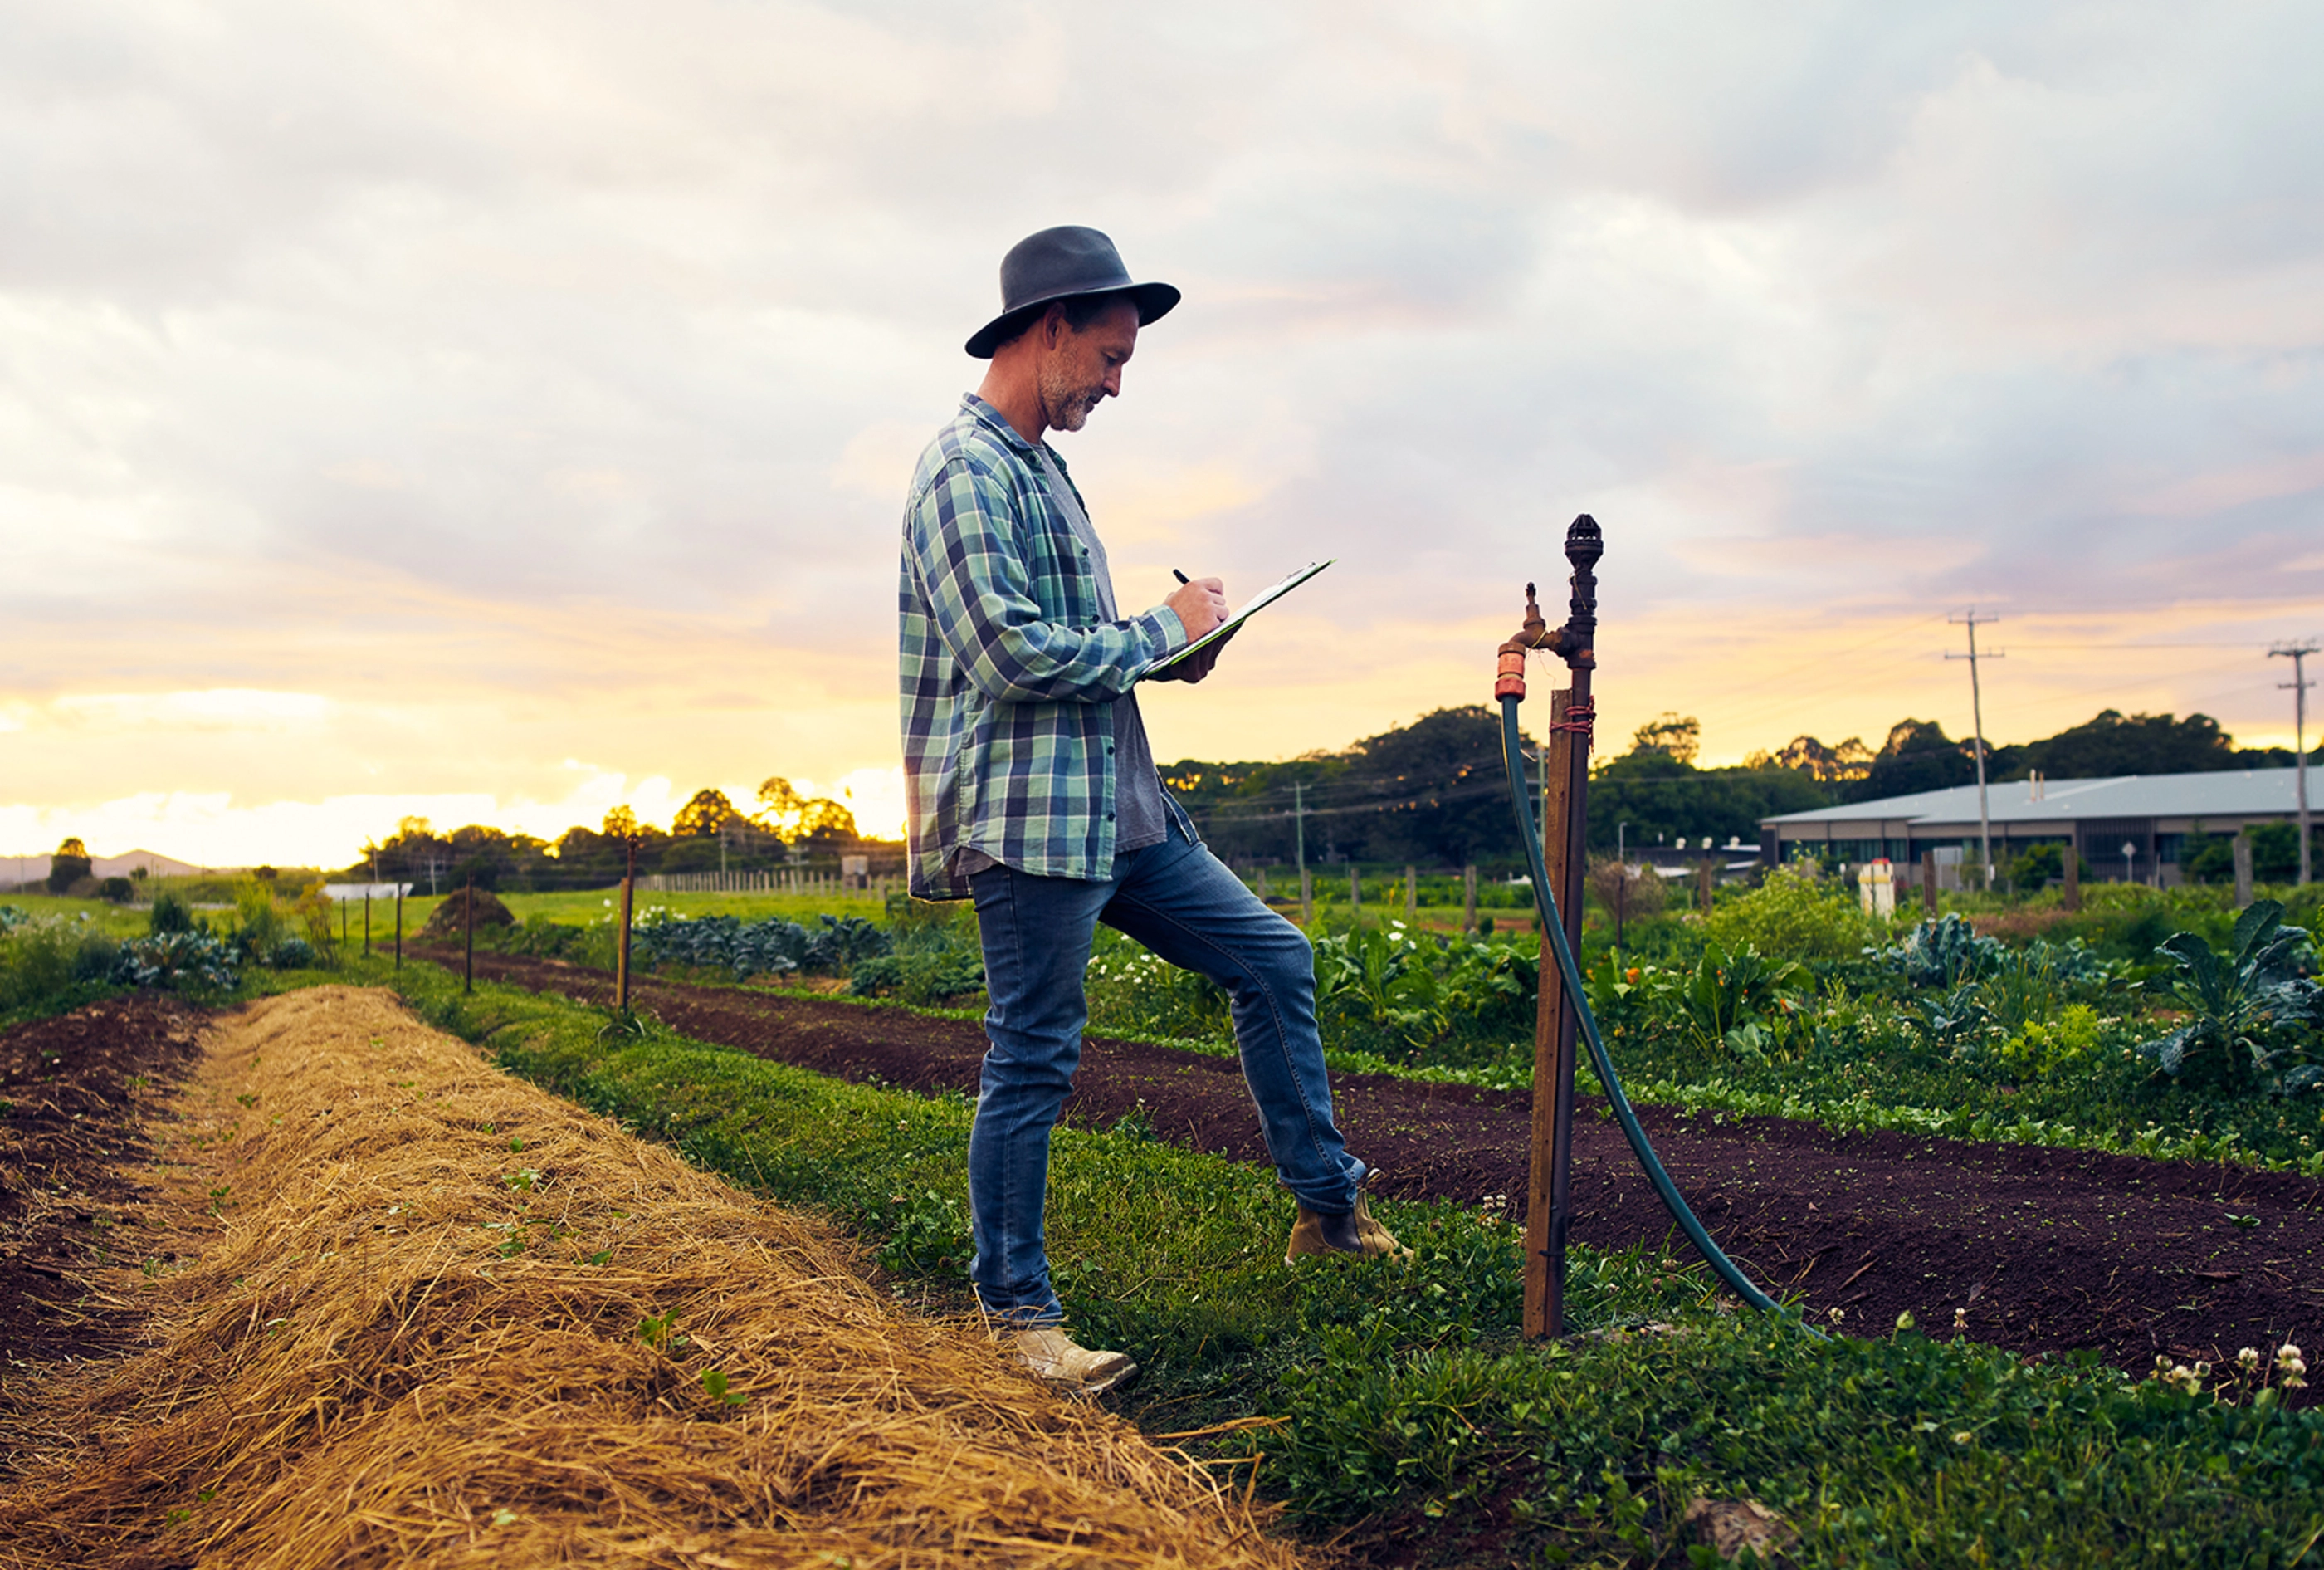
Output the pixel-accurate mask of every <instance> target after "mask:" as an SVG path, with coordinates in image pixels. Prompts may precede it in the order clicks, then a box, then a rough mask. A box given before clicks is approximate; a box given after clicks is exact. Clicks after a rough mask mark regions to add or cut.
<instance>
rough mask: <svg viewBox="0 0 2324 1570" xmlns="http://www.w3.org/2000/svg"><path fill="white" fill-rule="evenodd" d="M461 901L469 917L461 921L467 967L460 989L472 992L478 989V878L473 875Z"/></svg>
mask: <svg viewBox="0 0 2324 1570" xmlns="http://www.w3.org/2000/svg"><path fill="white" fill-rule="evenodd" d="M461 903H462V904H463V905H464V906H466V918H467V919H466V920H465V921H463V922H462V923H461V929H462V935H463V937H462V942H463V946H464V947H465V949H466V970H465V972H464V974H463V975H462V978H461V983H460V990H461V991H462V992H466V993H472V992H475V990H476V880H475V878H473V877H471V878H470V879H469V880H468V893H467V898H466V899H465V900H462V901H461Z"/></svg>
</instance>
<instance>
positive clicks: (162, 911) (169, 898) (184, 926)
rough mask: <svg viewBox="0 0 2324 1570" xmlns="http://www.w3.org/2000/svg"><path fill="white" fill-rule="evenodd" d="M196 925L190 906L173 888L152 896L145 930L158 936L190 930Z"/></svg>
mask: <svg viewBox="0 0 2324 1570" xmlns="http://www.w3.org/2000/svg"><path fill="white" fill-rule="evenodd" d="M196 925H197V923H196V922H195V920H194V912H193V909H192V907H191V906H189V905H188V904H187V903H186V901H185V899H184V897H183V896H181V895H180V894H179V893H178V892H177V891H175V890H171V889H164V890H162V891H161V892H160V893H158V894H156V895H154V896H153V909H152V911H151V912H149V913H148V914H147V916H146V918H145V930H146V931H148V932H150V933H152V934H153V935H154V936H156V937H159V936H161V934H162V933H165V932H191V931H193V930H194V929H195V927H196Z"/></svg>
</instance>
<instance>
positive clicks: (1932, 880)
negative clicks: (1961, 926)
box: [1921, 850, 2073, 921]
mask: <svg viewBox="0 0 2324 1570" xmlns="http://www.w3.org/2000/svg"><path fill="white" fill-rule="evenodd" d="M2066 876H2067V877H2068V878H2071V877H2072V876H2073V873H2067V874H2066ZM2072 886H2073V885H2072V884H2071V883H2068V884H2067V887H2068V888H2071V887H2072ZM1921 909H1922V910H1925V911H1927V912H1928V915H1929V919H1930V920H1932V921H1933V920H1935V919H1937V853H1936V852H1934V851H1932V850H1925V851H1923V852H1922V853H1921Z"/></svg>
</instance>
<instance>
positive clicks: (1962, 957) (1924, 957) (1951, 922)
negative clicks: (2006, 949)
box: [1888, 911, 2003, 987]
mask: <svg viewBox="0 0 2324 1570" xmlns="http://www.w3.org/2000/svg"><path fill="white" fill-rule="evenodd" d="M2002 953H2003V947H2002V944H2001V942H2000V940H1999V939H1997V938H1992V937H1978V935H1977V929H1976V928H1973V927H1971V926H1970V925H1969V923H1968V922H1967V921H1965V920H1963V919H1961V917H1960V913H1959V912H1958V911H1948V912H1946V913H1945V915H1944V916H1942V917H1941V918H1940V919H1937V920H1934V921H1923V922H1922V923H1921V924H1920V925H1919V926H1918V927H1915V928H1913V930H1912V931H1910V932H1908V933H1906V934H1905V935H1904V942H1903V943H1901V944H1899V945H1897V946H1896V947H1895V948H1892V949H1890V950H1888V959H1889V961H1890V963H1891V964H1892V965H1895V967H1896V969H1897V970H1898V971H1899V972H1901V973H1902V974H1903V975H1904V979H1905V980H1906V981H1908V982H1910V983H1912V984H1913V985H1914V986H1916V987H1957V986H1959V985H1960V984H1961V983H1963V982H1965V981H1972V980H1974V979H1976V978H1977V977H1978V976H1979V975H1982V974H1985V973H1986V972H1987V971H1988V970H1990V969H1992V968H1993V967H1994V966H1996V965H1999V964H2000V963H2001V957H2002Z"/></svg>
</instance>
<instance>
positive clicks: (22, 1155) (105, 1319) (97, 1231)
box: [0, 994, 204, 1392]
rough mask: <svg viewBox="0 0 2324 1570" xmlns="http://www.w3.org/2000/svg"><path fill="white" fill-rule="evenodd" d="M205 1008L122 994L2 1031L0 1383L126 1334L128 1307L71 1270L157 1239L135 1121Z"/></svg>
mask: <svg viewBox="0 0 2324 1570" xmlns="http://www.w3.org/2000/svg"><path fill="white" fill-rule="evenodd" d="M203 1018H204V1016H203V1015H202V1014H201V1012H200V1011H198V1010H195V1009H192V1008H189V1007H188V1006H186V1005H185V1004H183V1003H180V1002H174V1001H172V1000H171V999H169V998H166V997H155V996H152V995H151V994H133V995H131V996H127V997H124V998H119V999H115V1000H112V1001H109V1002H102V1003H97V1004H92V1005H91V1006H89V1007H88V1008H85V1009H82V1010H80V1011H78V1012H75V1013H71V1014H67V1015H65V1016H63V1017H61V1018H59V1019H51V1020H41V1021H34V1022H33V1023H31V1024H27V1025H19V1026H16V1027H14V1029H12V1030H5V1031H0V1392H5V1391H6V1390H10V1389H11V1388H12V1386H13V1382H14V1381H15V1380H17V1379H20V1378H21V1374H20V1373H19V1371H20V1370H22V1369H23V1368H25V1367H27V1366H32V1365H36V1364H39V1363H42V1362H52V1361H57V1360H61V1359H69V1358H85V1357H90V1356H96V1355H100V1354H102V1353H106V1352H108V1351H111V1350H114V1349H115V1348H117V1347H118V1346H120V1345H121V1344H123V1342H124V1337H125V1336H127V1335H130V1334H131V1333H132V1332H133V1329H134V1322H135V1318H136V1316H134V1314H128V1313H125V1312H124V1310H123V1309H122V1307H120V1306H119V1305H117V1304H113V1303H108V1302H107V1301H106V1300H104V1299H103V1298H91V1297H90V1296H89V1295H88V1292H87V1291H86V1290H85V1289H84V1288H82V1287H81V1286H79V1285H78V1281H77V1279H76V1278H77V1276H78V1273H79V1272H80V1271H81V1270H83V1269H84V1268H85V1267H87V1266H88V1265H90V1264H92V1263H98V1262H103V1261H106V1260H107V1259H113V1260H120V1259H128V1260H137V1259H140V1258H143V1257H144V1256H145V1252H146V1251H147V1249H148V1247H149V1245H151V1244H152V1242H154V1241H155V1240H154V1238H153V1237H152V1234H151V1233H150V1231H149V1229H148V1228H147V1226H146V1225H145V1224H144V1220H143V1217H144V1214H145V1206H144V1196H143V1194H142V1193H141V1191H140V1188H139V1186H138V1183H137V1180H136V1178H134V1176H132V1168H134V1167H135V1166H136V1165H137V1164H138V1163H139V1161H140V1160H141V1159H143V1157H144V1156H146V1155H147V1154H149V1153H150V1151H149V1147H148V1146H147V1143H146V1139H145V1134H144V1131H143V1122H144V1120H145V1119H146V1118H147V1117H148V1116H150V1115H151V1114H152V1112H153V1110H154V1109H155V1108H157V1107H158V1106H159V1105H160V1104H161V1103H162V1102H163V1101H164V1100H165V1099H166V1097H167V1095H168V1092H169V1087H171V1085H175V1084H176V1083H177V1082H178V1081H179V1080H180V1079H181V1078H182V1077H183V1076H184V1075H185V1073H186V1071H187V1068H188V1067H189V1065H190V1064H191V1063H192V1062H193V1061H194V1060H195V1059H196V1058H197V1057H198V1056H199V1055H200V1047H199V1045H198V1041H197V1036H198V1032H199V1030H200V1027H201V1024H202V1021H203Z"/></svg>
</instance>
